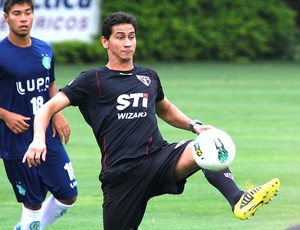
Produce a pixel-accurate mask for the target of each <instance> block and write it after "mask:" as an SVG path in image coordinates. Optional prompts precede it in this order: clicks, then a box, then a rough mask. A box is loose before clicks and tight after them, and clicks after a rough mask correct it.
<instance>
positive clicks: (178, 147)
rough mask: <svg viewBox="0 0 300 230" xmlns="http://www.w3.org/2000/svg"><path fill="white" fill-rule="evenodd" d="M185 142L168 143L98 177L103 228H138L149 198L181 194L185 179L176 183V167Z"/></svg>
mask: <svg viewBox="0 0 300 230" xmlns="http://www.w3.org/2000/svg"><path fill="white" fill-rule="evenodd" d="M188 143H190V141H187V142H185V143H184V142H182V143H174V144H168V145H166V146H165V147H163V148H162V149H161V150H160V151H159V152H156V153H151V154H149V155H145V156H143V157H140V158H138V159H132V160H130V159H129V160H126V161H125V162H122V163H120V164H118V165H116V166H114V167H113V168H110V169H108V170H106V171H104V172H103V173H102V174H101V176H100V181H101V182H102V191H103V197H104V200H103V220H104V229H109V230H128V229H137V228H138V226H139V224H140V223H141V221H142V218H143V216H144V213H145V210H146V206H147V202H148V200H149V199H151V198H152V197H154V196H158V195H162V194H181V193H182V192H183V190H184V185H185V183H186V179H183V180H181V181H177V180H176V178H175V167H176V164H177V161H178V159H179V157H180V155H181V154H182V152H183V150H184V149H185V148H186V146H187V145H188Z"/></svg>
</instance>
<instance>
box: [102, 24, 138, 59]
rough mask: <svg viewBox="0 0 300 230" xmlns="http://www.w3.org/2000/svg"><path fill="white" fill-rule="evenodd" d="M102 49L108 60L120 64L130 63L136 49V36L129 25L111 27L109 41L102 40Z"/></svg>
mask: <svg viewBox="0 0 300 230" xmlns="http://www.w3.org/2000/svg"><path fill="white" fill-rule="evenodd" d="M102 44H103V46H104V48H106V49H107V52H108V56H109V59H110V60H111V59H117V60H118V61H121V62H128V61H132V59H133V55H134V52H135V48H136V36H135V30H134V27H133V26H132V25H131V24H120V25H115V26H113V27H112V34H111V36H110V38H109V40H106V39H104V40H103V39H102Z"/></svg>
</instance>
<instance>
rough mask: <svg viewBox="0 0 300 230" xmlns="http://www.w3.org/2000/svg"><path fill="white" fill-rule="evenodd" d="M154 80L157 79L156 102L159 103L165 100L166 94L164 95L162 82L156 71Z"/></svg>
mask: <svg viewBox="0 0 300 230" xmlns="http://www.w3.org/2000/svg"><path fill="white" fill-rule="evenodd" d="M154 78H155V81H156V84H157V95H156V100H155V102H159V101H161V100H163V99H164V97H165V94H164V91H163V87H162V84H161V81H160V79H159V76H158V74H157V73H156V72H155V71H154Z"/></svg>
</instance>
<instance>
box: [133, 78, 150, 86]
mask: <svg viewBox="0 0 300 230" xmlns="http://www.w3.org/2000/svg"><path fill="white" fill-rule="evenodd" d="M136 77H137V79H139V80H140V81H141V82H142V83H143V84H144V85H146V86H149V85H150V83H151V80H150V77H148V76H142V75H136Z"/></svg>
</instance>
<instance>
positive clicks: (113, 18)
mask: <svg viewBox="0 0 300 230" xmlns="http://www.w3.org/2000/svg"><path fill="white" fill-rule="evenodd" d="M123 23H126V24H131V25H132V26H133V28H134V30H135V31H136V29H137V21H136V19H135V17H133V16H132V15H130V14H126V13H124V12H121V11H119V12H115V13H112V14H110V15H108V16H107V17H106V18H105V19H104V22H103V25H102V36H104V37H105V38H106V39H109V37H110V35H111V34H112V27H113V26H115V25H119V24H123Z"/></svg>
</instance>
